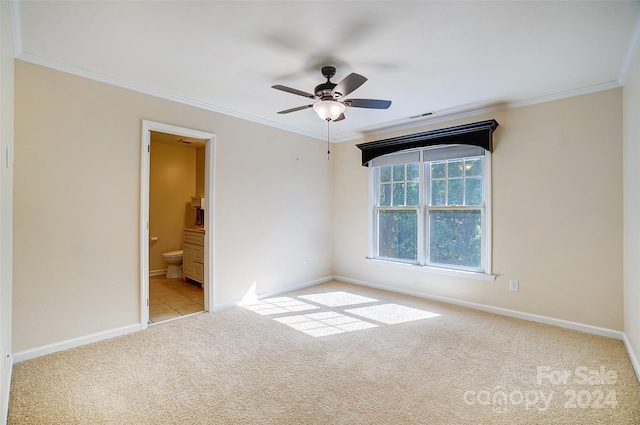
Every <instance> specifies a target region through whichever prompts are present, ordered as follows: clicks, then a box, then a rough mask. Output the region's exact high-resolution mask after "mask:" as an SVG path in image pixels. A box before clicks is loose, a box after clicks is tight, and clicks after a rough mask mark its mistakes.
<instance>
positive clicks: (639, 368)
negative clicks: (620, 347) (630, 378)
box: [622, 332, 640, 382]
mask: <svg viewBox="0 0 640 425" xmlns="http://www.w3.org/2000/svg"><path fill="white" fill-rule="evenodd" d="M622 337H623V339H622V341H623V342H624V346H625V348H626V349H627V354H628V355H629V360H631V365H632V366H633V370H635V371H636V378H638V382H640V361H638V357H637V356H636V352H635V351H634V350H633V346H632V345H631V341H629V338H628V337H627V334H626V333H624V332H623V333H622Z"/></svg>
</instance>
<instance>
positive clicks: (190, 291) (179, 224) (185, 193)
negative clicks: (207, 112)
mask: <svg viewBox="0 0 640 425" xmlns="http://www.w3.org/2000/svg"><path fill="white" fill-rule="evenodd" d="M213 153H214V135H213V134H211V133H205V132H201V131H198V130H192V129H187V128H182V127H176V126H171V125H167V124H162V123H156V122H151V121H143V134H142V167H141V168H142V176H141V191H140V192H141V219H140V223H141V225H140V227H141V232H140V233H141V235H140V246H141V249H140V265H141V268H140V269H141V273H140V274H141V276H140V281H141V285H140V286H141V289H140V294H141V318H140V321H141V328H142V329H145V328H146V327H147V326H148V325H150V324H154V323H159V322H162V321H166V320H171V319H174V318H179V317H183V316H186V315H189V314H193V313H197V312H201V311H208V310H209V306H210V305H213V303H212V302H211V299H212V294H213V290H212V289H213V273H211V270H212V265H213V250H212V247H213V244H212V242H211V241H212V240H213V234H214V229H213V213H214V211H213V207H214V202H213V196H214V193H213V181H212V178H211V176H213V172H212V168H213Z"/></svg>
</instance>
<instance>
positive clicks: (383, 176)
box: [380, 166, 391, 182]
mask: <svg viewBox="0 0 640 425" xmlns="http://www.w3.org/2000/svg"><path fill="white" fill-rule="evenodd" d="M380 181H381V182H390V181H391V166H386V167H380Z"/></svg>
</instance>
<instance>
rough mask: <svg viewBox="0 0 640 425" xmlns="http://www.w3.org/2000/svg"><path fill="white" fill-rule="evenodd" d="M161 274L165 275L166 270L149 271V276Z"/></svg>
mask: <svg viewBox="0 0 640 425" xmlns="http://www.w3.org/2000/svg"><path fill="white" fill-rule="evenodd" d="M161 274H167V269H160V270H149V276H160V275H161Z"/></svg>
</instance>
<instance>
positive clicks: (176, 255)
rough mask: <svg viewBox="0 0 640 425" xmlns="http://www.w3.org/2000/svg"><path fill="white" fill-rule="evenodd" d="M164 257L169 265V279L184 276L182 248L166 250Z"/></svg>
mask: <svg viewBox="0 0 640 425" xmlns="http://www.w3.org/2000/svg"><path fill="white" fill-rule="evenodd" d="M162 259H163V260H164V261H165V263H167V264H168V265H169V266H168V267H167V279H177V278H181V277H182V250H179V251H170V252H165V253H164V254H162Z"/></svg>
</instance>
